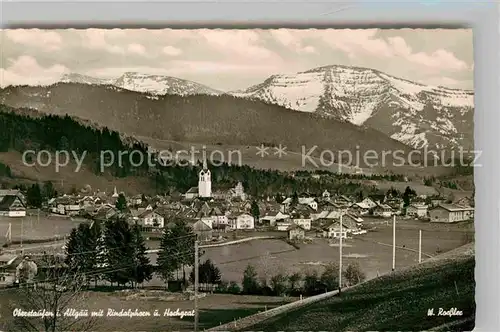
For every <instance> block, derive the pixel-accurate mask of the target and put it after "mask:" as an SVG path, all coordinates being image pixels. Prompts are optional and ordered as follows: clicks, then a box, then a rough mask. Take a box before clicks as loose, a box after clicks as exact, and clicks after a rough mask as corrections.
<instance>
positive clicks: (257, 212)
mask: <svg viewBox="0 0 500 332" xmlns="http://www.w3.org/2000/svg"><path fill="white" fill-rule="evenodd" d="M250 213H251V214H252V216H253V217H254V219H255V221H256V222H257V221H259V217H260V210H259V204H257V201H252V205H251V207H250Z"/></svg>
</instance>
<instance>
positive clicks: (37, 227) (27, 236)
mask: <svg viewBox="0 0 500 332" xmlns="http://www.w3.org/2000/svg"><path fill="white" fill-rule="evenodd" d="M80 222H81V220H72V219H70V218H66V217H63V216H50V215H49V216H47V215H42V214H40V218H38V216H37V215H36V214H35V215H28V216H26V217H23V218H8V217H0V245H3V244H4V243H5V242H7V238H6V237H5V234H6V233H7V231H8V229H9V224H10V225H11V231H12V241H20V240H21V238H22V239H23V241H28V240H42V239H53V238H54V237H60V238H62V237H64V236H66V235H69V233H70V232H71V229H72V228H73V227H76V226H78V224H79V223H80Z"/></svg>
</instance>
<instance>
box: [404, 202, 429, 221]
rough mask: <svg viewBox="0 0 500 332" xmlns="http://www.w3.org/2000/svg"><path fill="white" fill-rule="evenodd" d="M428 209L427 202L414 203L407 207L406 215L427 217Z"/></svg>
mask: <svg viewBox="0 0 500 332" xmlns="http://www.w3.org/2000/svg"><path fill="white" fill-rule="evenodd" d="M427 209H428V207H427V205H425V204H417V203H413V204H411V205H410V206H408V208H407V209H406V215H407V216H410V217H416V218H425V217H427Z"/></svg>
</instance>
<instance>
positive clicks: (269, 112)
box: [0, 83, 409, 162]
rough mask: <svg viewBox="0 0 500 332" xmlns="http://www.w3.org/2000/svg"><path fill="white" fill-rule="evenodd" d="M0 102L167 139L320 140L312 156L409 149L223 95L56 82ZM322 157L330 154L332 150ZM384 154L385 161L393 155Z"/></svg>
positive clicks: (299, 145) (373, 134)
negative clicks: (148, 91)
mask: <svg viewBox="0 0 500 332" xmlns="http://www.w3.org/2000/svg"><path fill="white" fill-rule="evenodd" d="M0 103H4V104H6V105H9V106H12V107H15V108H24V107H27V108H34V109H37V110H40V111H42V112H45V113H51V114H57V115H64V114H68V115H71V116H77V117H79V118H82V119H88V120H91V121H93V122H95V123H98V124H99V125H102V126H107V127H108V128H110V129H113V130H116V131H119V132H121V133H123V134H127V135H140V136H146V137H152V138H157V139H165V140H175V141H187V142H201V143H205V144H232V145H260V144H261V143H265V144H268V145H278V144H284V145H286V146H287V147H288V150H289V151H297V152H301V151H304V153H307V152H308V151H310V149H313V148H314V147H315V146H317V148H316V150H315V153H314V154H313V155H316V156H317V155H319V153H320V152H321V151H322V149H328V150H329V151H332V152H333V153H334V157H335V158H336V157H337V156H338V154H337V152H338V151H341V150H349V151H351V153H352V154H353V156H355V153H356V151H360V152H361V153H363V152H364V151H367V150H374V151H377V152H379V153H382V151H396V150H401V151H409V147H407V146H405V145H403V144H402V143H399V142H397V141H396V140H393V139H391V138H389V137H387V136H386V135H384V134H382V133H380V132H378V131H376V130H373V129H365V128H361V127H358V126H355V125H353V124H351V123H344V122H339V121H337V120H335V119H324V118H320V117H318V116H315V115H311V114H304V113H301V112H292V111H290V110H287V109H285V108H283V107H281V106H277V105H269V104H266V103H263V102H261V101H252V100H247V99H242V98H236V97H233V96H228V95H221V96H209V95H195V96H177V95H165V96H152V95H148V94H141V93H138V92H132V91H128V90H123V89H119V88H116V87H111V86H100V85H88V84H76V83H71V84H70V83H58V84H55V85H52V86H47V87H28V86H18V87H7V88H5V89H1V90H0ZM271 153H272V151H271ZM323 157H324V159H325V161H327V162H328V161H329V160H330V158H329V154H326V155H325V156H323ZM386 160H387V162H389V161H390V160H391V156H388V157H386ZM336 161H338V160H336ZM345 162H346V161H345ZM361 162H363V160H361Z"/></svg>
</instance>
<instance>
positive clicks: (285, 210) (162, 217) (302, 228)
mask: <svg viewBox="0 0 500 332" xmlns="http://www.w3.org/2000/svg"><path fill="white" fill-rule="evenodd" d="M26 201H27V200H26V197H25V193H23V192H21V191H20V190H14V189H8V190H5V189H3V190H0V217H1V218H2V222H3V223H4V224H6V223H8V228H7V232H6V233H5V241H4V242H5V243H4V246H3V247H4V249H9V248H11V249H10V251H11V254H10V255H7V256H5V255H4V256H5V257H4V259H2V261H3V264H4V266H3V270H4V271H8V270H10V271H14V270H15V262H20V261H21V259H22V254H23V253H24V252H25V251H26V252H29V251H31V252H37V251H38V252H39V251H41V250H43V248H44V247H45V245H44V244H43V242H44V241H45V242H49V243H52V242H53V241H56V242H55V243H57V244H58V245H59V247H60V248H61V250H63V249H64V247H65V239H66V236H67V235H69V232H70V230H71V228H73V227H76V226H77V224H78V223H79V222H86V221H106V220H110V219H116V218H120V219H125V220H126V221H127V222H128V223H129V224H131V225H139V226H140V227H141V229H142V231H143V234H144V237H145V240H146V243H147V246H148V248H149V250H154V249H157V248H158V245H159V240H160V239H161V237H162V233H163V231H164V230H165V229H169V228H170V227H174V226H175V225H174V220H178V219H181V220H183V221H185V223H186V224H187V225H188V226H189V227H190V228H191V229H192V230H193V232H194V234H196V236H197V239H198V241H200V243H209V244H224V243H228V244H231V243H235V242H236V243H238V242H244V241H246V240H252V239H255V240H258V239H261V240H262V239H265V238H274V239H281V240H284V241H285V242H287V243H292V244H295V245H297V244H299V243H300V245H301V246H302V247H307V245H308V244H310V243H311V242H312V241H313V240H314V239H318V238H323V239H330V240H329V241H330V242H331V241H336V240H338V239H339V238H340V237H342V238H343V239H352V238H353V237H363V236H365V235H364V234H366V233H367V232H369V231H371V230H372V229H375V228H376V225H380V224H385V225H387V224H388V223H389V221H390V220H391V219H393V218H396V217H397V218H398V220H401V221H402V222H403V223H404V222H405V221H407V222H409V221H412V222H415V221H418V222H420V223H423V224H425V223H427V224H454V223H460V222H463V221H471V220H473V218H474V207H473V206H474V202H473V199H471V198H468V197H464V198H462V199H460V200H458V201H455V202H450V201H449V200H447V199H445V198H443V197H426V196H423V195H420V196H418V195H416V193H415V192H414V191H412V190H411V188H409V187H407V189H406V191H405V193H403V194H401V193H400V194H399V195H397V193H396V195H394V190H392V191H391V190H389V191H388V192H387V193H386V194H379V195H371V196H368V197H362V196H361V195H356V196H350V197H348V196H346V195H341V194H331V193H330V192H329V191H328V190H324V191H323V192H322V193H321V194H319V195H312V194H309V193H300V194H297V193H294V194H293V195H291V196H290V197H283V196H281V195H279V194H277V195H276V196H274V197H267V198H266V199H261V200H255V199H253V198H252V197H249V195H247V194H246V193H245V190H244V186H243V184H242V183H241V182H238V183H237V184H236V185H235V186H234V187H233V188H231V189H229V190H214V191H212V180H211V173H210V170H209V169H208V167H207V166H206V163H205V164H204V166H203V168H202V169H201V170H200V172H199V181H198V186H197V187H193V188H190V189H189V190H188V191H187V192H186V193H185V194H183V195H176V196H175V195H171V196H162V195H156V196H153V197H148V196H145V195H143V194H142V195H134V196H126V195H125V194H124V193H122V192H119V191H118V189H117V188H113V191H112V192H110V193H109V192H108V193H106V192H104V191H103V192H101V191H98V192H95V193H92V194H90V193H85V194H84V193H76V194H63V195H59V196H56V197H53V198H51V199H49V200H47V201H45V202H43V204H42V207H41V208H40V209H32V208H31V207H29V206H27V203H26ZM40 214H42V215H44V216H46V217H48V218H56V219H58V220H59V223H58V224H59V225H60V226H56V227H57V228H58V229H56V230H51V229H50V226H48V225H47V227H44V226H43V225H41V227H39V229H45V231H46V233H45V234H46V235H45V240H44V239H43V236H42V239H40V240H39V241H35V242H36V243H39V244H38V245H37V244H35V245H31V246H29V245H28V243H30V240H32V239H31V238H30V236H29V233H28V231H27V230H28V228H29V225H27V222H25V221H24V219H26V218H31V219H30V220H33V219H34V218H38V219H39V218H40ZM30 216H31V217H30ZM341 220H342V224H341ZM20 223H21V224H23V223H24V225H21V227H20V230H19V224H20ZM30 223H31V224H33V221H30ZM64 225H66V227H65V226H64ZM4 226H5V225H4ZM31 226H32V225H31ZM39 226H40V225H39ZM65 229H66V234H65V231H64V230H65ZM31 231H33V230H31ZM51 233H61V234H57V238H55V239H54V235H56V234H51ZM32 234H33V232H32ZM49 235H53V236H49ZM23 243H24V247H23ZM40 243H41V244H40ZM12 248H13V249H12ZM12 251H14V253H16V254H15V255H12ZM14 257H16V258H17V260H15V259H13V258H14ZM377 273H378V272H377ZM4 275H5V273H4ZM13 278H14V276H13V275H11V276H10V278H9V277H7V278H6V277H4V280H12V279H13Z"/></svg>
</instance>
